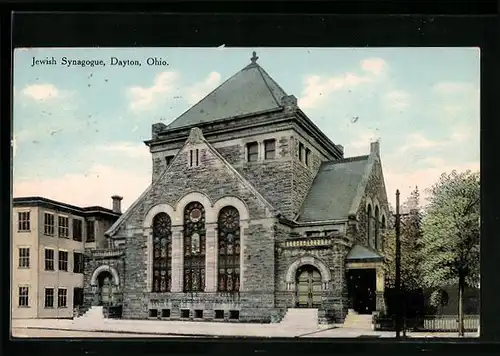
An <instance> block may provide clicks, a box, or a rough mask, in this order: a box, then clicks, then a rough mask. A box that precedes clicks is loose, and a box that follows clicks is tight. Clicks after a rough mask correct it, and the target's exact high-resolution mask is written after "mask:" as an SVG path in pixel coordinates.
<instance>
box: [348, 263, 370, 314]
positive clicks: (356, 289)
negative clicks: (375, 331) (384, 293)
mask: <svg viewBox="0 0 500 356" xmlns="http://www.w3.org/2000/svg"><path fill="white" fill-rule="evenodd" d="M375 279H376V275H375V269H353V270H350V271H349V272H348V281H349V284H348V289H349V300H350V304H351V305H350V307H351V308H352V309H354V311H355V312H358V313H359V314H371V313H372V312H373V311H375V309H376V300H375V287H376V280H375Z"/></svg>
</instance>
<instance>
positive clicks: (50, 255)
mask: <svg viewBox="0 0 500 356" xmlns="http://www.w3.org/2000/svg"><path fill="white" fill-rule="evenodd" d="M45 270H46V271H53V270H54V250H53V249H51V248H46V249H45Z"/></svg>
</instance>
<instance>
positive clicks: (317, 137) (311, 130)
mask: <svg viewBox="0 0 500 356" xmlns="http://www.w3.org/2000/svg"><path fill="white" fill-rule="evenodd" d="M257 60H258V57H257V54H256V53H255V52H253V55H252V58H251V60H250V64H248V65H247V66H245V67H244V68H243V69H242V70H240V71H239V72H237V73H236V74H234V75H233V76H231V77H230V78H229V79H227V80H226V81H225V82H223V83H222V84H221V85H220V86H219V87H217V88H216V89H215V90H213V91H212V92H211V93H209V94H208V95H207V96H205V97H204V98H203V99H201V100H200V101H199V102H198V103H197V104H195V105H194V106H192V107H191V108H190V109H188V110H187V111H186V112H184V113H183V114H182V115H180V116H179V117H178V118H176V119H175V120H173V121H172V122H171V123H170V124H168V125H164V124H162V123H157V124H153V125H152V138H151V140H148V141H146V142H145V143H146V145H148V146H149V148H150V151H151V154H152V160H153V176H152V180H153V181H155V180H156V179H157V178H158V177H159V175H160V174H161V173H162V172H163V171H164V170H165V169H166V167H167V166H168V165H169V164H170V163H171V162H172V160H173V158H174V157H175V156H176V155H177V154H178V152H179V150H180V149H181V147H182V145H183V143H184V142H185V140H186V139H187V137H188V136H189V132H190V129H191V128H193V127H197V128H199V129H200V130H202V132H203V135H204V136H205V138H206V139H207V141H209V142H210V143H211V144H212V145H213V146H214V147H215V148H216V149H217V150H218V151H219V153H220V154H221V155H222V156H223V157H224V158H225V159H226V160H227V161H228V162H229V163H230V164H231V165H232V166H233V167H234V168H235V169H236V170H238V172H239V173H240V174H241V175H243V176H244V177H245V178H246V179H247V180H248V181H249V182H250V183H251V184H252V185H253V186H254V187H255V188H256V189H257V190H258V191H259V192H260V193H261V194H262V195H263V196H264V197H265V198H266V199H267V200H268V201H269V202H270V203H271V204H273V206H274V207H275V208H276V209H277V210H279V211H280V212H281V214H282V215H283V217H285V218H287V219H289V220H294V219H295V218H296V217H297V215H298V213H299V211H300V208H301V206H302V203H303V201H304V199H305V196H306V195H307V192H308V190H309V188H310V186H311V184H312V181H313V180H314V177H315V176H316V173H317V171H318V169H319V166H320V164H321V162H323V161H331V160H336V159H339V158H342V157H343V149H342V147H341V146H337V145H335V144H334V143H333V142H332V141H330V139H329V138H328V137H326V135H324V134H323V133H322V132H321V131H320V130H319V128H318V127H317V126H316V125H315V124H314V123H313V122H312V121H311V120H310V119H309V118H308V117H307V116H306V115H305V113H304V112H303V111H302V110H300V108H299V107H298V105H297V98H296V97H295V96H293V95H288V94H287V93H286V92H285V91H284V90H283V89H282V88H281V87H280V86H279V85H278V83H277V82H276V81H275V80H274V79H273V78H271V76H270V75H269V74H268V73H267V72H266V71H265V70H264V69H263V68H262V67H261V66H260V65H259V64H258V63H257ZM217 179H218V178H217V177H213V179H212V181H210V182H207V184H212V185H217V184H218V183H219V182H218V180H217Z"/></svg>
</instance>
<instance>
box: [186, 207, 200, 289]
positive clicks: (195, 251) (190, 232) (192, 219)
mask: <svg viewBox="0 0 500 356" xmlns="http://www.w3.org/2000/svg"><path fill="white" fill-rule="evenodd" d="M203 290H205V208H204V207H203V205H201V204H200V203H198V202H193V203H189V204H188V205H187V206H186V208H185V209H184V292H201V291H203Z"/></svg>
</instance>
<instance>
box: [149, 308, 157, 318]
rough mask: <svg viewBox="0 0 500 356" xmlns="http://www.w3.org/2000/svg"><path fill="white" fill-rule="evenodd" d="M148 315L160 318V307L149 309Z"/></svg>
mask: <svg viewBox="0 0 500 356" xmlns="http://www.w3.org/2000/svg"><path fill="white" fill-rule="evenodd" d="M148 316H149V317H150V318H158V309H149V313H148Z"/></svg>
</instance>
